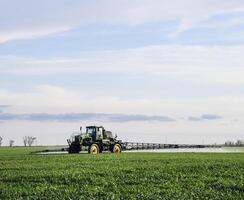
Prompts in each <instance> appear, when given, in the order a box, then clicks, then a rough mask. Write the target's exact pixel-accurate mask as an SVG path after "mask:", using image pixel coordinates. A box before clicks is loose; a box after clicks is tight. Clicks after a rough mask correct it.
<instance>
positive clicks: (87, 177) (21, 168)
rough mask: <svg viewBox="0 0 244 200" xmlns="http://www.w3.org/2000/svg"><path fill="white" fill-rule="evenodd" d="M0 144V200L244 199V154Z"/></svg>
mask: <svg viewBox="0 0 244 200" xmlns="http://www.w3.org/2000/svg"><path fill="white" fill-rule="evenodd" d="M38 149H39V148H34V147H33V148H21V147H16V148H3V147H2V148H0V199H1V200H2V199H75V200H77V199H153V200H154V199H244V154H243V153H233V154H232V153H229V154H224V153H122V154H120V155H114V154H106V153H104V154H99V155H88V154H78V155H68V154H65V155H33V154H30V152H31V151H35V150H38Z"/></svg>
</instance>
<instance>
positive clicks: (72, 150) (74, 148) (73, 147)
mask: <svg viewBox="0 0 244 200" xmlns="http://www.w3.org/2000/svg"><path fill="white" fill-rule="evenodd" d="M80 150H81V149H80V146H78V145H74V144H71V145H70V147H69V150H68V152H69V153H79V152H80Z"/></svg>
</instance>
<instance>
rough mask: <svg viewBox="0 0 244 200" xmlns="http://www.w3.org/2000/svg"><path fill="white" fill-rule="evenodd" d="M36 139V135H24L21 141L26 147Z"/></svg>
mask: <svg viewBox="0 0 244 200" xmlns="http://www.w3.org/2000/svg"><path fill="white" fill-rule="evenodd" d="M35 140H36V137H33V136H25V137H23V143H24V146H25V147H26V146H27V144H28V146H29V147H30V146H32V144H33V143H34V141H35Z"/></svg>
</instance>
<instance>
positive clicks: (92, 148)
mask: <svg viewBox="0 0 244 200" xmlns="http://www.w3.org/2000/svg"><path fill="white" fill-rule="evenodd" d="M88 153H90V154H98V153H99V147H98V145H97V144H92V145H91V146H90V147H89V150H88Z"/></svg>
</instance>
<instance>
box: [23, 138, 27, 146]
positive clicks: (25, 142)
mask: <svg viewBox="0 0 244 200" xmlns="http://www.w3.org/2000/svg"><path fill="white" fill-rule="evenodd" d="M27 141H28V136H24V137H23V143H24V146H25V147H26V146H27Z"/></svg>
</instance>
